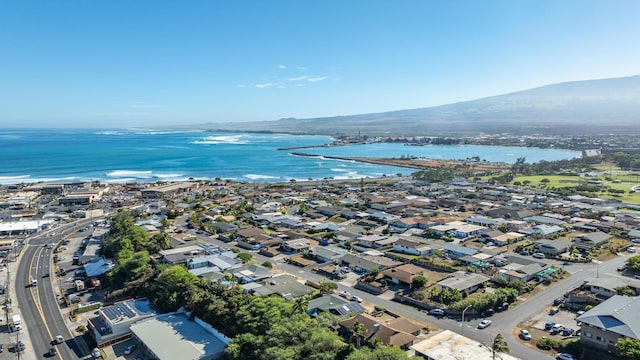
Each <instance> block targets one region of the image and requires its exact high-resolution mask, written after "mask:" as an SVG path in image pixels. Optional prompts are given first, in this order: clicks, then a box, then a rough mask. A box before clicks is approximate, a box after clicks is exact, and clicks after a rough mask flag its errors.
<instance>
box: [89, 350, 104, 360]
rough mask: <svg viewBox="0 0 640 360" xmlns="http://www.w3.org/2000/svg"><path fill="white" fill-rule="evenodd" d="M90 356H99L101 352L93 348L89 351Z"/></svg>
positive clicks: (95, 357)
mask: <svg viewBox="0 0 640 360" xmlns="http://www.w3.org/2000/svg"><path fill="white" fill-rule="evenodd" d="M91 356H93V358H94V359H97V358H101V357H102V353H101V352H100V349H98V348H94V349H93V351H91Z"/></svg>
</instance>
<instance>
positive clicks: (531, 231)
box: [518, 224, 564, 237]
mask: <svg viewBox="0 0 640 360" xmlns="http://www.w3.org/2000/svg"><path fill="white" fill-rule="evenodd" d="M562 231H564V228H563V227H560V226H557V225H544V224H543V225H535V226H531V227H527V228H524V229H520V230H518V232H520V233H523V234H525V235H529V236H541V237H551V236H553V235H556V234H559V233H561V232H562Z"/></svg>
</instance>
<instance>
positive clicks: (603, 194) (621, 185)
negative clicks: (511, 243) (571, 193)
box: [513, 173, 640, 205]
mask: <svg viewBox="0 0 640 360" xmlns="http://www.w3.org/2000/svg"><path fill="white" fill-rule="evenodd" d="M605 177H609V178H610V179H611V180H619V181H621V182H613V181H608V180H605ZM597 178H598V180H600V181H602V185H603V186H605V187H607V188H611V189H616V190H624V193H622V194H613V193H610V192H607V191H606V190H605V191H600V192H594V193H588V194H590V196H592V197H600V198H606V199H617V200H620V201H623V202H626V203H630V204H638V205H640V192H633V193H629V191H630V190H631V188H633V187H634V186H636V185H640V182H637V181H636V180H637V179H640V174H636V173H632V174H619V175H618V174H613V175H606V176H605V175H601V176H598V177H597ZM543 179H547V180H548V182H546V183H545V182H543V181H542V180H543ZM587 180H588V179H587V178H584V177H579V176H565V175H532V176H518V177H516V178H514V179H513V182H520V184H522V185H524V186H528V187H533V188H546V189H552V188H564V187H571V186H577V185H587V184H588V183H587ZM525 182H528V183H527V185H525Z"/></svg>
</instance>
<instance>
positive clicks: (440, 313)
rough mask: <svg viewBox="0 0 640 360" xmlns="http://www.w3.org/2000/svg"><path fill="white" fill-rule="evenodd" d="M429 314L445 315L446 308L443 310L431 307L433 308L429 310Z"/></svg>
mask: <svg viewBox="0 0 640 360" xmlns="http://www.w3.org/2000/svg"><path fill="white" fill-rule="evenodd" d="M429 314H431V315H435V316H443V315H444V310H442V309H431V310H429Z"/></svg>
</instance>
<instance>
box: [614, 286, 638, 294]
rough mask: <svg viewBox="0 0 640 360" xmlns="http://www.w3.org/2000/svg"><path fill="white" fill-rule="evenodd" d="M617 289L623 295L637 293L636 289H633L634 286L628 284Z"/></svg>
mask: <svg viewBox="0 0 640 360" xmlns="http://www.w3.org/2000/svg"><path fill="white" fill-rule="evenodd" d="M615 290H616V294H617V295H623V296H635V295H636V292H635V290H633V288H632V287H630V286H628V285H623V286H618V287H617V288H615Z"/></svg>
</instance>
